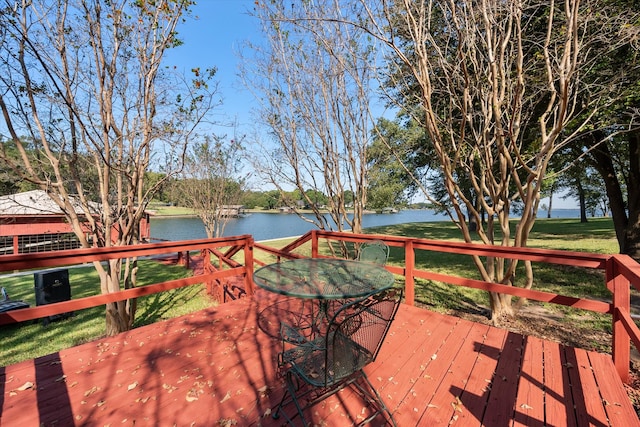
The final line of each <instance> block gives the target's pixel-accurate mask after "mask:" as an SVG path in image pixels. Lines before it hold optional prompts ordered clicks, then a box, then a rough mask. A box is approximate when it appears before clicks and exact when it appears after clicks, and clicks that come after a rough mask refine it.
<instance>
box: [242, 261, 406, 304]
mask: <svg viewBox="0 0 640 427" xmlns="http://www.w3.org/2000/svg"><path fill="white" fill-rule="evenodd" d="M253 280H254V282H255V283H256V284H257V285H258V286H260V287H261V288H263V289H266V290H268V291H271V292H275V293H278V294H282V295H290V296H295V297H298V298H315V299H340V298H357V297H363V296H366V295H369V294H371V293H376V292H379V291H382V290H384V289H387V288H390V287H391V286H393V282H394V277H393V274H391V273H390V272H388V271H387V270H385V268H384V267H382V266H379V265H375V264H371V263H366V262H361V261H353V260H345V259H330V258H302V259H295V260H290V261H284V262H280V263H276V264H270V265H267V266H264V267H262V268H260V269H258V270H256V272H255V273H254V274H253Z"/></svg>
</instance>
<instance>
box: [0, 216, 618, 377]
mask: <svg viewBox="0 0 640 427" xmlns="http://www.w3.org/2000/svg"><path fill="white" fill-rule="evenodd" d="M366 232H368V233H373V234H387V235H399V236H408V237H418V238H426V239H437V240H458V241H460V240H461V235H460V232H459V230H458V229H457V228H456V227H455V225H454V224H452V223H448V222H438V223H435V222H431V223H411V224H400V225H391V226H384V227H375V228H370V229H367V230H366ZM291 240H292V239H287V240H284V239H283V240H281V241H271V242H269V246H273V247H278V248H280V247H282V246H284V245H285V244H287V243H288V242H290V241H291ZM529 246H531V247H540V248H548V249H564V250H573V251H589V252H598V253H616V252H618V247H617V242H616V239H615V234H614V231H613V223H612V221H611V220H610V219H607V218H598V219H590V221H589V222H587V223H585V224H582V223H580V222H579V221H578V220H577V219H540V220H538V221H537V222H536V225H535V227H534V229H533V231H532V234H531V238H530V240H529ZM255 256H256V258H258V259H262V260H264V261H265V262H272V261H275V258H273V257H268V256H265V254H264V252H262V251H256V254H255ZM389 263H390V264H399V265H401V264H403V263H404V253H403V251H402V250H401V249H400V248H391V254H390V259H389ZM416 266H417V268H420V269H425V270H433V271H437V272H440V273H444V274H450V275H458V276H465V277H473V278H478V272H477V270H476V268H475V266H474V265H473V263H472V261H471V258H470V257H468V256H463V255H458V254H447V253H435V252H425V251H420V252H418V254H417V256H416ZM534 274H535V289H538V290H545V291H549V292H556V293H560V294H564V295H571V296H579V297H591V298H608V297H609V294H608V291H607V290H606V288H605V286H604V281H603V274H602V273H601V272H596V271H591V270H585V269H580V268H573V267H566V266H551V265H542V264H538V265H535V266H534ZM189 275H191V271H190V270H187V269H185V268H184V267H182V266H173V265H164V264H161V263H158V262H155V261H140V268H139V274H138V284H139V285H144V284H149V283H159V282H163V281H167V280H172V279H177V278H181V277H186V276H189ZM519 276H520V277H522V276H523V275H522V274H520V275H519ZM0 279H1V283H2V286H5V287H6V288H7V290H8V291H9V294H10V296H11V298H12V299H22V300H25V301H27V302H28V303H30V304H31V305H32V306H34V305H35V293H34V281H33V274H32V273H29V274H24V275H8V276H4V277H1V278H0ZM69 279H70V283H71V286H72V297H73V298H78V297H84V296H90V295H96V294H97V293H99V280H98V276H97V273H96V272H95V269H94V268H93V266H91V265H88V266H85V267H79V268H72V269H70V270H69ZM416 301H417V302H418V303H419V304H421V305H424V306H426V307H429V308H430V309H432V310H436V311H439V312H444V313H456V312H461V311H467V312H469V311H471V312H474V311H476V312H477V313H478V314H481V313H482V312H483V310H485V309H486V307H487V306H488V300H487V295H486V293H485V292H482V291H479V290H475V289H467V288H462V287H456V286H450V285H446V284H442V283H437V282H431V281H425V280H421V281H417V283H416ZM212 304H213V302H212V301H211V300H210V298H209V297H208V296H207V295H206V294H205V292H204V290H203V287H202V286H191V287H188V288H183V289H177V290H173V291H169V292H165V293H162V294H155V295H150V296H147V297H143V298H139V300H138V311H137V316H136V322H135V325H136V326H141V325H145V324H150V323H153V322H157V321H159V320H162V319H167V318H172V317H176V316H180V315H183V314H186V313H189V312H193V311H196V310H200V309H203V308H205V307H207V306H210V305H212ZM544 306H545V307H548V308H549V309H550V310H555V311H557V312H558V313H560V314H561V315H562V317H563V318H564V319H566V320H567V321H570V320H571V319H580V320H581V321H582V322H584V324H585V325H588V326H589V327H593V328H600V329H602V330H605V331H606V330H607V328H609V329H610V317H609V316H604V315H597V314H594V313H589V312H583V311H582V310H574V309H571V308H566V307H560V306H552V305H544ZM104 318H105V316H104V308H103V307H96V308H93V309H88V310H82V311H80V312H78V313H76V314H75V315H74V316H73V317H70V318H68V319H65V320H61V321H57V322H53V323H51V324H49V325H48V326H43V325H42V323H41V322H37V323H27V324H22V325H18V326H3V327H0V342H2V346H1V347H0V366H5V365H8V364H12V363H16V362H19V361H21V360H24V359H30V358H35V357H38V356H42V355H45V354H49V353H52V352H55V351H58V350H60V349H62V348H67V347H71V346H74V345H78V344H81V343H84V342H87V341H90V340H94V339H96V338H99V337H101V336H102V335H103V334H104Z"/></svg>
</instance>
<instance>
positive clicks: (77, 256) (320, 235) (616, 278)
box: [0, 230, 640, 382]
mask: <svg viewBox="0 0 640 427" xmlns="http://www.w3.org/2000/svg"><path fill="white" fill-rule="evenodd" d="M370 240H383V241H384V242H386V243H387V244H388V245H389V246H391V247H395V248H401V249H402V252H401V253H403V254H404V262H403V263H402V262H400V263H398V262H394V265H387V269H388V270H389V271H391V272H392V273H394V274H396V275H398V276H402V277H403V278H404V283H405V296H406V301H405V302H406V303H407V304H410V305H413V304H414V303H415V280H416V279H426V280H433V281H437V282H442V283H447V284H450V285H455V286H465V287H470V288H475V289H481V290H485V291H491V292H498V293H504V294H509V295H513V296H518V297H523V298H527V299H530V300H536V301H542V302H549V303H555V304H561V305H566V306H570V307H573V308H579V309H584V310H590V311H594V312H598V313H605V314H610V315H611V318H612V332H613V334H612V335H613V338H612V340H613V341H612V357H613V362H614V364H615V366H616V369H617V371H618V373H619V374H620V377H621V378H622V380H623V381H625V382H628V380H629V363H630V344H631V343H633V344H634V345H635V347H636V348H637V349H640V329H638V327H637V325H636V324H635V323H634V321H633V319H632V317H631V314H630V312H631V310H630V309H631V302H630V287H631V286H633V287H634V288H635V289H637V290H639V291H640V265H639V264H638V263H637V262H636V261H634V260H633V259H632V258H630V257H629V256H626V255H619V254H616V255H603V254H592V253H583V252H569V251H558V250H548V249H536V248H507V247H501V246H490V245H481V244H469V243H461V242H450V241H437V240H427V239H416V238H407V237H399V236H386V235H372V234H352V233H339V232H327V231H320V230H314V231H310V232H308V233H306V234H305V235H303V236H301V237H300V238H298V239H296V240H294V241H293V242H291V243H289V244H288V245H286V246H285V247H283V248H274V247H271V246H268V245H266V244H263V243H256V242H254V241H253V238H252V237H251V236H249V235H244V236H235V237H224V238H217V239H202V240H190V241H181V242H163V243H154V244H144V245H137V246H127V247H115V248H90V249H76V250H68V251H59V252H50V253H37V254H23V255H5V256H0V273H1V272H11V271H14V270H30V269H35V268H46V267H60V266H68V265H78V264H82V263H90V262H94V261H106V260H109V259H115V258H131V257H154V256H163V255H164V256H169V255H171V254H187V253H189V252H196V251H197V252H200V253H201V254H202V257H203V259H204V265H203V271H202V272H201V273H200V274H194V276H192V277H189V278H185V279H178V280H171V281H167V282H162V283H157V284H152V285H147V286H142V287H137V288H133V289H127V290H122V291H120V292H115V293H111V294H102V295H96V296H91V297H86V298H79V299H73V300H71V301H65V302H59V303H55V304H49V305H44V306H37V307H31V308H25V309H20V310H15V311H10V312H7V313H0V325H3V324H9V323H16V322H23V321H28V320H33V319H38V318H42V317H46V316H52V315H56V314H62V313H67V312H70V311H77V310H80V309H85V308H90V307H96V306H100V305H103V304H105V303H109V302H114V301H121V300H125V299H129V298H135V297H140V296H144V295H150V294H153V293H158V292H164V291H167V290H170V289H176V288H180V287H184V286H190V285H194V284H200V283H206V284H207V286H208V290H209V292H210V293H213V294H216V295H218V297H219V300H221V296H222V292H223V290H222V289H221V286H220V281H221V280H224V279H225V278H229V277H241V278H242V280H243V283H244V287H245V289H244V290H245V291H246V293H247V294H249V295H251V294H253V291H254V284H253V280H252V272H253V270H254V265H255V264H257V265H258V266H260V265H264V264H265V262H264V261H262V260H261V259H262V258H263V257H257V256H255V254H254V251H261V252H264V253H266V254H268V255H270V257H271V258H270V259H290V258H300V257H304V256H308V255H309V254H310V255H311V256H313V257H327V256H329V255H327V254H326V252H324V250H323V251H322V252H323V253H321V250H320V243H321V242H323V243H325V244H326V243H332V242H335V243H338V244H343V243H351V244H357V243H363V242H366V241H370ZM309 246H310V248H309ZM303 247H305V248H306V249H305V251H304V253H303V252H301V251H300V249H301V248H303ZM323 248H326V246H323ZM420 251H432V252H446V253H456V254H462V255H469V256H472V255H477V256H483V257H502V258H508V259H518V260H522V261H525V260H529V261H532V262H542V263H549V264H561V265H567V266H574V267H583V268H590V269H597V270H601V271H603V272H604V277H605V280H604V283H603V286H606V288H607V289H608V290H609V291H610V292H611V300H610V301H601V300H595V299H588V298H576V297H573V296H567V295H559V294H554V293H550V292H543V291H538V290H534V289H524V288H520V287H515V286H506V285H501V284H497V283H490V282H486V281H483V280H478V279H472V278H467V277H460V276H453V275H447V274H441V273H437V272H434V271H427V270H420V269H419V268H417V266H416V262H415V260H416V253H419V252H420ZM239 252H241V253H242V261H236V260H234V259H232V257H233V256H234V255H236V254H238V253H239ZM397 254H398V250H395V251H394V261H397V259H395V258H396V255H397ZM212 257H213V258H217V260H218V262H217V264H216V265H215V266H214V265H213V263H211V262H210V261H211V258H212ZM183 259H185V260H186V259H188V258H183ZM96 286H97V287H99V284H96Z"/></svg>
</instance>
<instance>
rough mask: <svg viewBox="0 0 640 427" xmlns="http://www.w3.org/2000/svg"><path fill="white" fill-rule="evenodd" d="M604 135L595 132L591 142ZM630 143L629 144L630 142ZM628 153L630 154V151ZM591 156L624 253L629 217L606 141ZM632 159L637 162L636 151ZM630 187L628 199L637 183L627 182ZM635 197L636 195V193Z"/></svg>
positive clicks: (621, 251)
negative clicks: (605, 193)
mask: <svg viewBox="0 0 640 427" xmlns="http://www.w3.org/2000/svg"><path fill="white" fill-rule="evenodd" d="M603 137H604V135H602V133H601V132H596V134H595V135H593V136H592V138H593V140H592V144H595V143H597V142H598V141H601V140H602V138H603ZM630 145H631V144H630ZM630 154H632V153H631V152H630ZM591 158H592V159H593V161H594V165H593V166H594V167H595V168H596V170H597V171H598V173H599V174H600V176H601V177H602V179H603V180H604V183H605V189H606V191H607V198H608V199H609V206H610V207H611V216H612V218H613V226H614V229H615V232H616V238H617V240H618V245H619V247H620V253H626V247H627V225H628V223H629V219H628V217H627V210H626V204H625V200H624V196H623V194H622V187H621V185H620V181H619V180H618V176H617V174H616V170H615V167H614V164H613V158H612V154H611V152H610V150H609V146H608V145H607V143H606V142H603V143H601V144H600V145H598V147H596V148H595V149H594V150H593V151H592V152H591ZM634 161H635V162H636V163H637V162H638V157H637V152H636V159H635V160H631V164H633V163H634ZM629 184H630V187H629V189H628V191H629V199H630V200H631V199H632V197H631V191H632V188H636V190H635V191H636V192H637V191H638V190H637V185H635V184H632V183H631V182H629ZM636 198H637V195H636Z"/></svg>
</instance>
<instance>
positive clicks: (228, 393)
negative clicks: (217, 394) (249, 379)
mask: <svg viewBox="0 0 640 427" xmlns="http://www.w3.org/2000/svg"><path fill="white" fill-rule="evenodd" d="M229 399H231V392H230V391H228V392H227V394H225V396H224V397H223V398H222V400H221V401H220V403H223V402H226V401H227V400H229Z"/></svg>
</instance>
